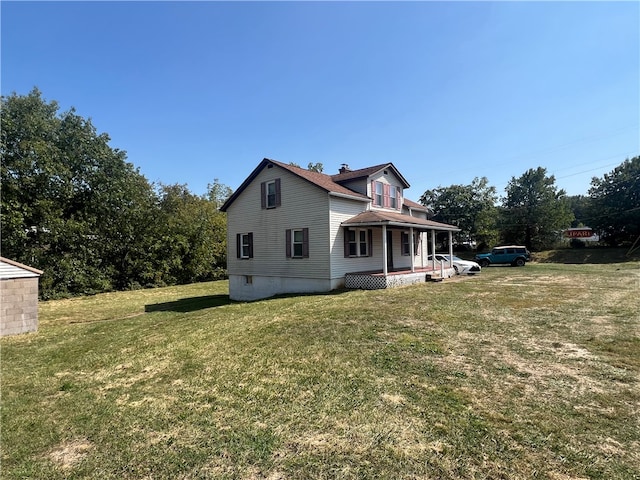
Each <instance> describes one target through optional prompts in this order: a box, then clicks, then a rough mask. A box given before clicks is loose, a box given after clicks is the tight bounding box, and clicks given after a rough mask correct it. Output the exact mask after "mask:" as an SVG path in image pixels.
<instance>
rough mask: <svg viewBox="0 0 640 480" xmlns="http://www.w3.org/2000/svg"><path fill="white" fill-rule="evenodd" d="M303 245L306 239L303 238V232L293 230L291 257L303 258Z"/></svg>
mask: <svg viewBox="0 0 640 480" xmlns="http://www.w3.org/2000/svg"><path fill="white" fill-rule="evenodd" d="M303 245H304V238H303V236H302V230H293V238H292V239H291V247H292V250H291V256H293V257H302V247H303Z"/></svg>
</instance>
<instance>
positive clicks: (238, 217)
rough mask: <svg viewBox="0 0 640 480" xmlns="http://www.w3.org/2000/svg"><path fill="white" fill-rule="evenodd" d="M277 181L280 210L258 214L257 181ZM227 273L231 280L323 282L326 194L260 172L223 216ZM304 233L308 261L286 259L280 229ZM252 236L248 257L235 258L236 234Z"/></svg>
mask: <svg viewBox="0 0 640 480" xmlns="http://www.w3.org/2000/svg"><path fill="white" fill-rule="evenodd" d="M276 178H280V182H281V200H282V201H281V206H280V207H277V208H273V209H266V210H263V209H262V208H261V205H260V184H261V182H265V181H269V180H275V179H276ZM227 224H228V229H227V231H228V238H227V241H228V259H227V268H228V271H229V274H233V275H262V276H272V277H289V278H292V277H293V278H296V277H298V278H324V279H328V278H329V239H328V236H327V232H328V230H329V197H328V194H327V192H325V191H324V190H322V189H321V188H318V187H317V186H315V185H312V184H310V183H309V182H307V181H306V180H303V179H301V178H300V177H297V176H296V175H294V174H292V173H290V172H288V171H286V170H283V169H281V168H279V167H278V166H275V165H274V166H273V167H272V168H264V169H263V170H262V171H261V172H260V173H259V174H258V176H257V177H256V178H255V179H254V180H253V182H251V183H250V184H249V185H248V186H247V187H246V189H245V190H244V191H243V192H242V194H241V195H240V196H238V198H237V199H236V201H235V202H234V203H233V204H232V205H231V206H230V207H229V209H228V211H227ZM289 228H293V229H295V228H308V229H309V258H287V257H286V251H285V247H286V241H285V230H286V229H289ZM249 232H253V258H251V259H246V260H245V259H238V258H236V234H238V233H249Z"/></svg>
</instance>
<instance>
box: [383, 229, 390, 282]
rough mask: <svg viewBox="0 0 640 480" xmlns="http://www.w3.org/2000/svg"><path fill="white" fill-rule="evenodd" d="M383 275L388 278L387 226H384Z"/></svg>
mask: <svg viewBox="0 0 640 480" xmlns="http://www.w3.org/2000/svg"><path fill="white" fill-rule="evenodd" d="M382 273H383V275H384V276H385V277H386V276H387V273H389V272H387V226H386V225H384V224H383V225H382Z"/></svg>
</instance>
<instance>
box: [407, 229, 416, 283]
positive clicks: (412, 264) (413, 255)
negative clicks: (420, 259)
mask: <svg viewBox="0 0 640 480" xmlns="http://www.w3.org/2000/svg"><path fill="white" fill-rule="evenodd" d="M409 250H410V251H411V272H415V271H416V265H415V251H414V246H413V227H409Z"/></svg>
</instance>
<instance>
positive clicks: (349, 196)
mask: <svg viewBox="0 0 640 480" xmlns="http://www.w3.org/2000/svg"><path fill="white" fill-rule="evenodd" d="M329 196H330V197H338V198H348V199H349V200H358V201H360V202H367V203H369V202H371V199H370V198H368V197H367V198H362V197H354V196H351V195H347V194H346V193H338V192H329Z"/></svg>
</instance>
